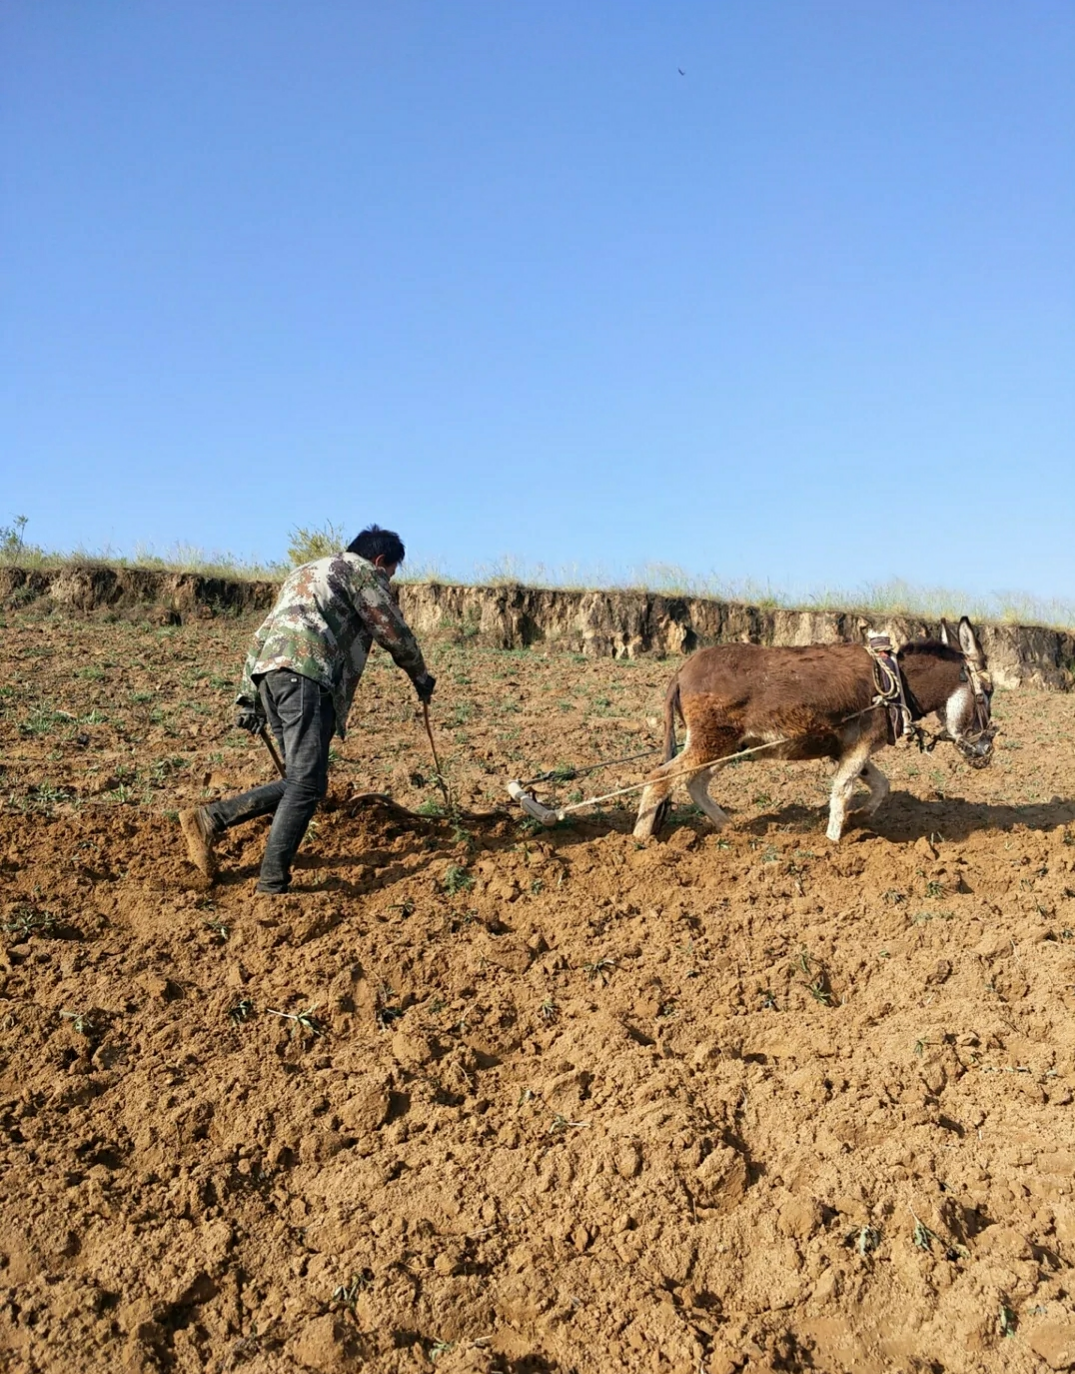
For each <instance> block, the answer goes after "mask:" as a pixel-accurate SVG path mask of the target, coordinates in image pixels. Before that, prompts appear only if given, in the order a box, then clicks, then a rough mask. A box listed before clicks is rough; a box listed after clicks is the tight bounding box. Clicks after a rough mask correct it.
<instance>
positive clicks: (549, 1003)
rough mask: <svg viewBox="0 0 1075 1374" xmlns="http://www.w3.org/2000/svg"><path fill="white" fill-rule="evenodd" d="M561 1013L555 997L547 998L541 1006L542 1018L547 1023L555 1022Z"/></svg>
mask: <svg viewBox="0 0 1075 1374" xmlns="http://www.w3.org/2000/svg"><path fill="white" fill-rule="evenodd" d="M559 1013H560V1008H559V1007H558V1006H557V1004H556V999H555V997H546V998H545V1000H544V1002H542V1004H541V1016H542V1019H543V1020H545V1021H555V1020H556V1018H557V1016H558V1015H559Z"/></svg>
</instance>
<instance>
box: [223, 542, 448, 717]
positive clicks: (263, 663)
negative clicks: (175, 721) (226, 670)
mask: <svg viewBox="0 0 1075 1374" xmlns="http://www.w3.org/2000/svg"><path fill="white" fill-rule="evenodd" d="M374 640H376V642H377V643H378V644H379V645H380V646H381V648H382V649H386V650H387V651H388V652H389V653H390V654H391V655H392V657H393V658H394V659H395V661H396V663H397V664H398V665H399V666H400V667H401V668H402V669H403V671H404V672H405V673H407V675H408V676H409V677H410V678H411V681H412V682H413V681H414V680H415V679H416V678H420V677H422V676H423V675H424V673H425V671H426V665H425V660H424V659H423V658H422V651H421V649H419V647H418V644H417V642H416V640H415V638H414V635H413V634H412V633H411V632H410V630H409V629H408V627H407V625H406V622H405V621H404V619H403V617H402V616H401V615H400V613H399V608H398V607H397V606H396V603H395V601H394V600H393V599H392V594H391V592H390V591H389V587H388V579H387V578H386V577H385V575H384V573H382V572H380V571H379V570H378V569H377V568H375V567H374V566H373V564H372V563H369V562H367V561H366V559H364V558H359V556H358V555H357V554H354V553H337V554H333V556H332V557H331V558H318V559H317V560H316V561H315V562H313V563H304V564H303V565H302V567H301V568H296V569H295V571H294V572H293V573H291V575H290V576H289V577H288V579H287V581H286V582H285V583H284V585H283V586H282V587H281V589H280V595H279V596H278V597H277V598H276V605H275V606H274V607H273V608H272V610H271V611H270V612H269V614H268V616H267V617H266V619H265V621H264V622H263V623H262V625H261V628H260V629H259V630H258V631H257V633H256V634H255V635H254V642H253V644H252V645H251V647H250V653H249V654H248V655H247V659H246V664H245V665H244V667H243V681H242V686H241V687H240V689H239V696H238V698H237V700H238V701H239V702H240V703H245V702H251V703H253V702H256V701H257V699H258V688H257V679H258V678H260V677H261V676H263V675H264V674H265V673H271V672H272V671H273V670H274V669H275V668H290V669H291V670H292V671H293V672H296V673H299V674H300V675H301V676H302V677H308V678H310V679H311V680H312V681H313V682H318V683H320V684H321V685H322V686H323V687H327V688H328V689H329V691H330V692H331V693H332V698H333V704H334V705H335V707H336V732H337V733H338V734H339V736H340V738H341V739H342V738H343V737H344V735H345V733H346V727H347V715H348V712H349V711H350V709H351V702H352V700H353V698H354V695H355V688H356V687H357V686H358V682H359V679H360V678H361V676H362V671H363V669H364V668H365V666H366V656H367V654H368V653H369V651H370V645H371V644H372V643H373V642H374Z"/></svg>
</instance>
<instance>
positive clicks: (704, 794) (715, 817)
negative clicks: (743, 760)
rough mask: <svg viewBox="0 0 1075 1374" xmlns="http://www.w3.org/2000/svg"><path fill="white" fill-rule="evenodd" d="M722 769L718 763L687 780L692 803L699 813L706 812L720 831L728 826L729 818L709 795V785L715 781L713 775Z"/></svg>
mask: <svg viewBox="0 0 1075 1374" xmlns="http://www.w3.org/2000/svg"><path fill="white" fill-rule="evenodd" d="M720 767H721V765H720V764H719V763H718V764H717V765H716V766H715V767H713V768H705V769H702V770H701V771H700V772H698V773H695V774H694V776H693V777H692V778H689V779H688V780H687V791H688V792H689V793H690V798H691V801H692V802H694V804H695V806H696V807H698V809H699V811H704V812H705V814H706V815H707V816H708V817H709V819H710V820H711V821H712V822H713V824H714V826H715V827H716V828H717V829H718V830H723V829H724V827H725V826H726V825H727V824H728V817H727V815H726V814H725V813H724V812H723V811H722V810H721V809H720V807H719V806H718V805H717V803H716V802H715V801H714V800H713V798H712V797H711V796H710V795H709V784H710V783H711V782H712V780H713V774H714V773H716V772H717V771H718V770H719V769H720Z"/></svg>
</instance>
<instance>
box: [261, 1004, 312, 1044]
mask: <svg viewBox="0 0 1075 1374" xmlns="http://www.w3.org/2000/svg"><path fill="white" fill-rule="evenodd" d="M265 1010H266V1011H267V1012H268V1013H269V1015H270V1016H279V1017H280V1019H281V1020H283V1021H290V1022H291V1023H292V1027H291V1031H292V1034H294V1033H295V1031H296V1030H304V1031H306V1032H307V1033H308V1034H309V1035H313V1036H318V1035H324V1033H325V1028H324V1026H322V1024H321V1022H320V1021H319V1020H318V1019H317V1017H316V1016H315V1015H314V1012H315V1011H316V1010H317V1003H316V1002H315V1003H314V1004H313V1006H312V1007H307V1008H306V1010H305V1011H274V1010H273V1009H272V1007H266V1008H265Z"/></svg>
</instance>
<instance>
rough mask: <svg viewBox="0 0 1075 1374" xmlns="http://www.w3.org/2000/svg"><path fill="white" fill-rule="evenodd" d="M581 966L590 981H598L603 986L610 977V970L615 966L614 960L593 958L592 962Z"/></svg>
mask: <svg viewBox="0 0 1075 1374" xmlns="http://www.w3.org/2000/svg"><path fill="white" fill-rule="evenodd" d="M582 967H583V968H584V969H585V970H586V973H587V976H588V977H589V979H590V982H591V983H600V984H601V986H602V987H604V986H605V984H606V983H607V982H608V980H609V978H610V977H611V974H612V970H613V969H614V968H615V967H616V960H615V959H608V958H605V959H595V960H594V962H593V963H591V964H583V966H582Z"/></svg>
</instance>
